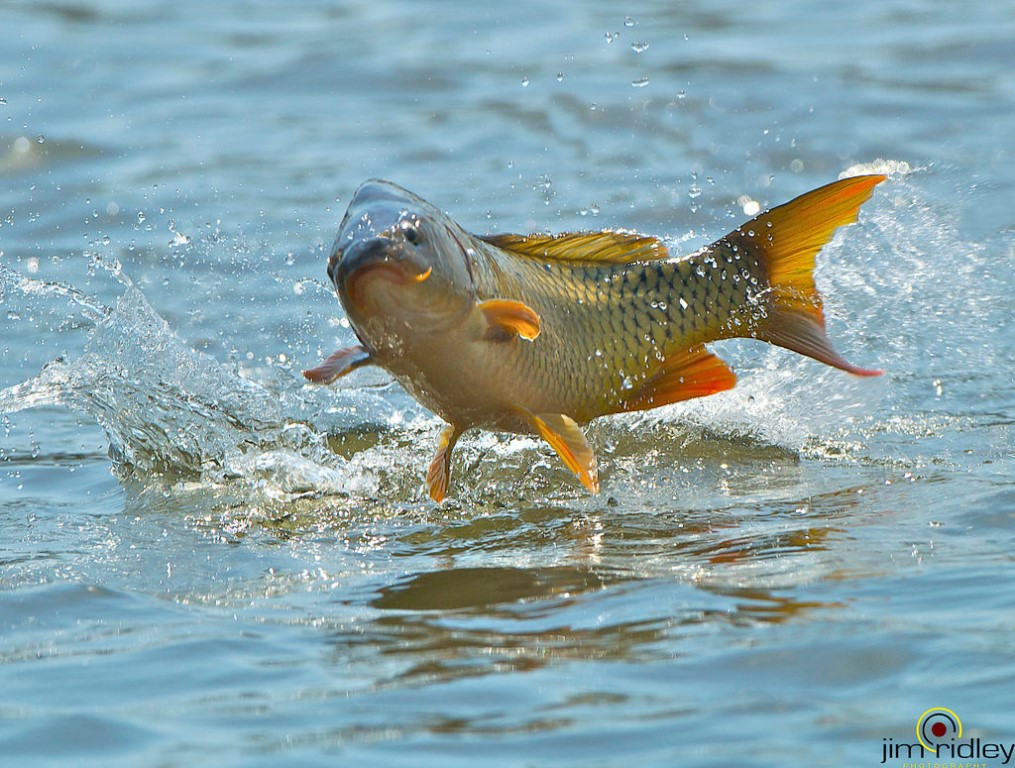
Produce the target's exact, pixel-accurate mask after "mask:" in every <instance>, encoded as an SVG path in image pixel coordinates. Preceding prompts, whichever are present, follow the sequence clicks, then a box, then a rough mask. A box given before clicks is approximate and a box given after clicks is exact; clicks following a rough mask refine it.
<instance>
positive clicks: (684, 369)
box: [617, 344, 737, 411]
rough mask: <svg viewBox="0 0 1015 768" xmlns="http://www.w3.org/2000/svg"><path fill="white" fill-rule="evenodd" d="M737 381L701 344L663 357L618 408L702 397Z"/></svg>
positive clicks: (655, 404)
mask: <svg viewBox="0 0 1015 768" xmlns="http://www.w3.org/2000/svg"><path fill="white" fill-rule="evenodd" d="M736 383H737V377H736V374H735V373H733V371H731V370H730V369H729V366H728V365H726V363H724V362H723V361H722V360H720V359H719V358H718V357H716V356H715V355H713V354H712V353H711V352H709V351H708V350H707V349H705V347H704V346H702V345H701V344H696V345H694V346H693V347H690V348H689V349H686V350H684V351H683V352H681V353H680V354H677V355H671V356H670V357H668V358H666V360H665V361H664V362H663V364H662V366H661V367H660V368H659V369H658V370H656V371H655V372H654V373H652V374H651V375H650V376H649V377H648V378H647V379H645V380H644V381H642V382H641V383H640V384H638V385H637V386H635V388H634V389H633V390H632V391H631V393H630V394H629V395H628V396H627V397H626V398H625V399H624V400H623V402H622V403H621V405H620V407H619V408H618V409H617V411H643V410H645V409H647V408H657V407H658V406H660V405H668V404H670V403H679V402H680V401H681V400H690V399H691V398H694V397H705V396H706V395H713V394H715V393H716V392H722V391H723V390H725V389H732V388H733V385H734V384H736Z"/></svg>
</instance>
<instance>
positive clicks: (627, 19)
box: [624, 16, 637, 27]
mask: <svg viewBox="0 0 1015 768" xmlns="http://www.w3.org/2000/svg"><path fill="white" fill-rule="evenodd" d="M635 24H637V22H636V21H635V20H634V19H632V18H631V17H630V16H625V17H624V26H625V27H633V26H634V25H635Z"/></svg>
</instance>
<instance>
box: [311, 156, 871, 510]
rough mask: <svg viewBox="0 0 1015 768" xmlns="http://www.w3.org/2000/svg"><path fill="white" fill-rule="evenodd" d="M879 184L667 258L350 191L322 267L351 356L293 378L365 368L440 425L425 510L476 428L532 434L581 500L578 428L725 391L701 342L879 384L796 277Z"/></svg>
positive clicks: (847, 187)
mask: <svg viewBox="0 0 1015 768" xmlns="http://www.w3.org/2000/svg"><path fill="white" fill-rule="evenodd" d="M883 180H884V177H883V176H860V177H854V178H850V179H843V180H840V181H838V182H834V183H832V184H828V185H826V186H824V187H821V188H819V189H816V190H813V191H811V192H809V193H807V194H805V195H801V196H800V197H798V198H796V199H795V200H792V201H791V202H789V203H786V204H785V205H781V206H778V207H776V208H773V209H772V210H770V211H766V212H764V213H762V214H760V215H759V216H757V217H755V218H754V219H752V220H751V221H749V222H747V223H746V224H744V225H743V226H741V227H740V228H738V229H736V230H734V231H733V232H730V233H729V234H728V235H727V236H726V237H724V238H722V239H721V240H719V241H717V242H715V243H713V244H712V245H710V246H708V247H706V248H703V249H701V250H699V251H697V252H696V253H693V254H690V255H687V256H684V257H679V258H676V257H673V256H672V255H671V254H670V253H669V251H668V250H667V248H666V247H665V246H664V245H663V243H662V242H661V241H659V240H658V239H656V238H653V237H648V236H644V235H639V234H635V233H630V232H626V231H622V230H618V231H609V230H607V231H603V232H586V233H571V234H564V235H542V234H537V235H487V236H483V237H477V236H474V235H471V234H469V233H468V232H466V231H465V230H464V229H462V228H461V227H459V226H458V225H457V224H456V223H455V222H453V221H452V220H451V219H450V218H448V217H447V216H446V215H445V214H443V213H442V212H440V211H439V210H437V209H436V208H434V207H433V206H431V205H430V204H429V203H426V202H425V201H424V200H422V199H421V198H419V197H417V196H415V195H413V194H412V193H411V192H408V191H406V190H404V189H402V188H400V187H397V186H396V185H393V184H390V183H389V182H381V181H371V182H366V183H365V184H364V185H362V186H361V187H360V189H359V190H357V192H356V194H355V195H354V196H353V200H352V202H351V203H350V206H349V211H348V212H347V214H346V218H345V220H344V222H343V226H342V229H341V230H340V232H339V235H338V237H337V238H336V241H335V243H336V244H335V246H334V247H333V250H332V253H331V254H330V255H329V275H330V276H332V278H333V280H334V282H335V286H336V290H337V291H338V294H339V298H340V299H341V300H342V303H343V305H344V306H345V308H346V312H347V315H348V317H349V320H350V322H351V324H352V326H353V329H354V330H355V331H356V335H357V336H358V338H359V339H360V341H361V343H362V345H361V346H359V347H352V348H348V349H344V350H339V351H338V352H336V353H334V354H333V355H331V356H330V357H329V358H328V359H327V360H326V361H325V362H324V363H323V364H322V365H321V366H318V367H317V368H314V369H312V370H309V371H306V372H305V375H306V376H307V378H309V379H310V380H312V381H320V382H330V381H334V380H335V379H337V378H339V377H340V376H343V375H345V374H346V373H348V372H349V371H351V370H354V369H355V368H357V367H359V366H361V365H367V364H376V365H381V366H383V367H385V368H387V369H388V370H389V371H390V372H391V373H392V375H393V376H394V377H395V378H396V380H398V381H399V382H400V383H401V384H402V385H403V386H404V387H405V389H406V390H407V391H408V392H409V393H410V394H412V395H413V397H415V398H416V399H417V400H419V401H420V402H421V403H423V404H424V405H425V406H427V407H428V408H431V409H432V410H434V411H435V412H436V413H438V414H439V415H440V416H441V417H442V418H443V419H444V420H445V421H447V422H448V424H449V426H448V427H447V428H445V430H444V431H443V432H442V433H441V437H440V439H439V440H438V448H437V452H436V454H435V456H434V458H433V460H432V461H431V464H430V469H429V472H428V474H427V482H428V486H429V490H430V495H431V497H433V498H434V499H435V500H437V501H440V500H441V499H443V498H444V495H445V492H446V490H447V487H448V482H449V479H450V474H451V454H452V451H453V449H454V446H455V443H456V442H457V440H458V438H459V436H460V435H461V434H462V433H463V432H464V431H466V430H468V429H473V428H477V427H478V428H487V429H500V430H506V431H513V432H522V433H534V434H538V435H540V436H541V437H543V438H544V439H545V440H546V442H547V443H548V444H549V445H550V446H551V447H552V448H553V449H554V450H555V451H556V452H557V454H558V455H559V456H560V458H561V459H562V460H563V461H564V463H565V465H566V466H567V467H568V468H569V469H571V470H572V471H573V472H574V473H575V474H576V475H577V476H578V477H579V479H580V480H581V482H582V483H583V484H584V485H585V486H586V487H587V488H588V489H589V490H591V491H593V492H596V491H598V489H599V478H598V469H597V464H596V459H595V454H594V452H593V451H592V449H591V447H590V446H589V445H588V442H587V441H586V439H585V437H584V435H583V434H582V431H581V429H580V428H579V426H580V425H582V424H585V423H587V422H589V421H591V420H592V419H594V418H597V417H599V416H604V415H607V414H611V413H617V412H623V411H635V410H642V409H646V408H655V407H658V406H661V405H666V404H669V403H675V402H679V401H682V400H687V399H690V398H694V397H702V396H705V395H709V394H714V393H716V392H720V391H722V390H724V389H729V388H730V387H732V386H733V385H734V384H735V382H736V377H735V376H734V374H733V372H732V371H731V370H730V369H729V368H728V367H727V366H726V364H725V363H723V362H722V361H721V360H720V359H719V358H718V357H716V356H715V355H714V354H712V353H711V352H710V351H709V350H708V349H707V348H706V347H705V346H704V345H705V344H708V343H710V342H714V341H719V340H721V339H728V338H732V337H746V338H755V339H758V340H761V341H767V342H770V343H772V344H776V345H779V346H782V347H785V348H787V349H790V350H793V351H795V352H798V353H800V354H803V355H807V356H809V357H812V358H814V359H816V360H819V361H821V362H824V363H826V364H828V365H832V366H835V367H837V368H840V369H842V370H844V371H847V372H849V373H852V374H856V375H860V376H872V375H877V374H878V373H880V372H879V371H874V370H867V369H863V368H859V367H857V366H854V365H852V364H851V363H849V362H847V361H846V360H845V359H843V358H842V357H841V356H840V355H839V354H838V353H837V352H836V351H835V350H834V348H833V347H832V345H831V342H830V341H829V340H828V338H827V336H826V335H825V330H824V316H823V314H822V309H821V299H820V296H819V295H818V293H817V289H816V288H815V286H814V280H813V270H814V261H815V256H816V254H817V252H818V251H819V250H820V249H821V247H822V246H823V245H824V244H825V243H826V242H827V241H828V240H829V239H830V238H831V236H832V233H833V232H834V231H835V229H836V228H837V227H839V226H842V225H844V224H849V223H851V222H853V221H855V220H856V218H857V214H858V211H859V208H860V206H861V205H862V204H863V202H864V201H866V200H867V199H868V198H869V197H870V195H871V193H872V191H873V189H874V187H875V186H876V185H877V184H879V183H880V182H881V181H883ZM364 222H365V223H364Z"/></svg>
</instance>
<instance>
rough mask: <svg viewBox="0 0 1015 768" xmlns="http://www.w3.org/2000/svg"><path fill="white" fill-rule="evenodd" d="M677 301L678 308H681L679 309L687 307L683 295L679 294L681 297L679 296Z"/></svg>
mask: <svg viewBox="0 0 1015 768" xmlns="http://www.w3.org/2000/svg"><path fill="white" fill-rule="evenodd" d="M678 301H679V303H680V308H681V309H687V307H688V304H687V300H686V299H685V298H684V297H683V296H681V297H680V298H679V299H678Z"/></svg>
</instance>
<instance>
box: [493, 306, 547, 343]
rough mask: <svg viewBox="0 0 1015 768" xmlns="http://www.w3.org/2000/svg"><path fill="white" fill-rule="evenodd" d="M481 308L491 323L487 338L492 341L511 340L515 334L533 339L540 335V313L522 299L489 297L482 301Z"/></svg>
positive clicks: (528, 339)
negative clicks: (521, 300)
mask: <svg viewBox="0 0 1015 768" xmlns="http://www.w3.org/2000/svg"><path fill="white" fill-rule="evenodd" d="M479 310H480V311H481V312H482V313H483V316H484V317H485V318H486V322H487V324H488V325H489V327H488V328H487V331H486V338H487V339H489V340H490V341H509V340H511V339H513V338H514V337H515V336H521V337H522V338H523V339H526V340H527V341H532V340H533V339H535V338H536V337H537V336H538V335H539V315H537V314H536V312H535V310H533V309H532V308H531V307H529V306H528V305H527V304H523V303H522V302H520V301H513V300H511V299H487V300H486V301H483V302H480V304H479Z"/></svg>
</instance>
